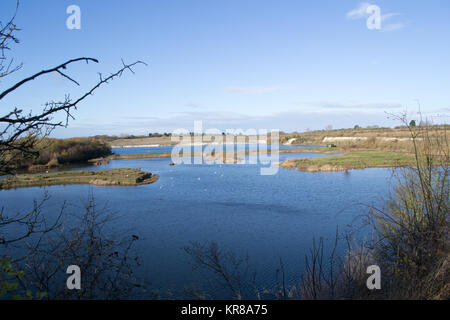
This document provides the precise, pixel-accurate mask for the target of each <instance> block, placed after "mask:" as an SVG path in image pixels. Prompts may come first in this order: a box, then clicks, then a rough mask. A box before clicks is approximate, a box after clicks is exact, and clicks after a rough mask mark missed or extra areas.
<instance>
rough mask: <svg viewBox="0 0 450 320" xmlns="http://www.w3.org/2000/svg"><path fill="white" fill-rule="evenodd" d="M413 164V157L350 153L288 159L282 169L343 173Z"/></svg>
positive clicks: (379, 153)
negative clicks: (352, 170) (351, 170)
mask: <svg viewBox="0 0 450 320" xmlns="http://www.w3.org/2000/svg"><path fill="white" fill-rule="evenodd" d="M413 164H414V156H413V155H410V154H400V153H394V152H384V151H352V152H349V153H346V154H344V155H339V156H330V157H323V158H313V159H288V160H285V161H284V162H282V163H281V164H280V166H281V167H284V168H292V169H298V170H301V171H309V172H319V171H344V170H349V169H364V168H386V167H403V166H409V165H413Z"/></svg>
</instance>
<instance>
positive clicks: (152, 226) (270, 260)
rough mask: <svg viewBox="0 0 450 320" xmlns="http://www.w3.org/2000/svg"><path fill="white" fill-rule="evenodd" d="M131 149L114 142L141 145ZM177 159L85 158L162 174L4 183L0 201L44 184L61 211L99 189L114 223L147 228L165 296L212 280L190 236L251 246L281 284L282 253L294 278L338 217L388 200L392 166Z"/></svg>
mask: <svg viewBox="0 0 450 320" xmlns="http://www.w3.org/2000/svg"><path fill="white" fill-rule="evenodd" d="M280 147H281V146H280ZM293 147H295V146H293ZM133 149H135V148H124V149H115V150H114V152H116V153H123V152H128V153H137V150H133ZM144 149H146V151H145V152H148V150H149V148H144ZM131 151H132V152H131ZM153 151H154V150H153ZM141 152H142V151H141ZM158 152H162V151H159V150H158ZM317 156H325V155H321V154H315V153H298V154H296V153H285V154H282V153H281V154H280V160H281V161H282V160H284V159H286V158H300V157H317ZM170 162H171V159H169V158H153V159H137V160H117V161H111V162H110V163H109V164H108V165H103V166H99V167H87V168H84V169H88V170H103V169H113V168H141V169H142V170H144V171H150V172H152V173H155V174H159V175H160V179H159V180H158V181H157V182H155V183H153V184H149V185H142V186H136V187H102V186H95V187H93V186H88V185H69V186H50V187H46V188H39V187H33V188H25V189H17V190H2V191H0V204H1V206H2V207H4V210H5V212H18V211H23V210H26V209H30V208H31V207H32V202H33V200H39V199H41V198H42V197H43V195H44V193H45V192H46V191H47V192H48V194H49V195H50V197H51V198H50V200H49V201H48V203H47V204H46V206H45V209H44V211H45V212H46V214H48V215H54V214H55V212H56V211H57V210H58V208H60V207H61V205H62V203H63V201H68V203H70V204H71V206H69V208H68V210H81V207H82V206H83V202H85V201H86V200H87V199H88V194H89V192H90V191H92V192H93V194H94V197H95V201H96V203H98V204H99V205H102V204H105V203H107V204H108V207H109V208H111V209H112V210H113V211H114V212H117V215H118V216H117V219H116V220H115V221H114V226H113V227H114V228H116V229H118V230H121V229H127V230H132V232H133V234H137V235H139V236H140V239H141V240H140V241H138V242H137V246H136V252H138V253H139V255H140V256H141V262H142V266H141V267H140V268H139V270H138V273H139V275H140V276H142V277H145V279H146V280H147V281H148V282H149V284H150V288H151V289H156V290H158V291H159V292H160V294H161V296H162V297H167V296H168V295H167V292H169V291H170V292H172V294H173V297H186V294H185V291H184V288H185V286H193V285H195V286H197V287H198V286H200V285H203V286H208V285H209V283H210V282H211V281H212V279H214V278H213V277H212V276H211V273H209V272H207V271H204V270H203V271H202V270H192V266H191V262H192V261H191V259H190V257H189V256H188V255H187V254H186V253H185V252H184V250H183V248H184V247H185V246H186V245H189V243H190V242H192V241H211V240H213V241H216V242H217V243H218V244H219V246H220V247H221V248H224V249H227V250H232V251H233V252H235V253H236V254H237V255H240V256H244V255H246V254H248V256H249V258H250V260H249V261H250V263H251V267H252V269H255V270H256V279H257V283H258V284H260V285H261V286H266V287H271V286H273V285H274V284H275V282H276V270H277V268H279V267H280V259H282V261H283V264H284V269H285V272H286V282H288V283H295V282H296V281H298V279H299V277H300V275H301V272H302V270H303V268H304V256H305V254H307V253H308V251H309V249H310V248H311V246H312V239H313V237H316V238H319V237H324V238H325V239H326V240H327V242H326V243H327V244H330V243H331V242H332V241H333V239H334V237H335V232H336V227H337V226H339V230H340V231H343V230H344V229H345V228H346V226H347V225H349V224H352V223H353V222H354V221H355V218H356V217H358V216H359V215H360V214H361V213H364V208H362V207H361V206H359V205H358V204H359V203H364V204H378V205H379V204H382V202H383V201H384V199H385V197H386V194H387V192H388V190H389V185H390V177H391V171H390V169H365V170H350V171H348V172H319V173H309V172H300V171H297V170H292V169H284V168H279V171H278V173H277V174H276V175H271V176H270V175H269V176H262V175H260V167H259V165H248V164H247V165H233V164H224V165H218V164H216V165H206V164H204V165H183V164H182V165H176V166H169V163H170ZM206 289H207V287H206ZM218 292H220V291H218ZM221 294H222V293H218V295H217V296H216V297H223V296H221ZM144 298H145V297H144Z"/></svg>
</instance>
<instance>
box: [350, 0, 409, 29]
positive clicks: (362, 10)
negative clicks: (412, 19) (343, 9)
mask: <svg viewBox="0 0 450 320" xmlns="http://www.w3.org/2000/svg"><path fill="white" fill-rule="evenodd" d="M370 5H371V4H370V3H368V2H362V3H360V4H359V6H358V7H356V8H355V9H353V10H351V11H349V12H347V18H348V19H363V18H367V17H369V14H368V13H367V8H368V7H369V6H370ZM399 15H400V14H399V13H386V14H382V15H381V31H385V32H389V31H395V30H400V29H402V28H404V27H405V24H404V23H401V22H397V23H389V24H387V23H386V22H387V21H388V20H390V19H391V18H392V17H396V16H399Z"/></svg>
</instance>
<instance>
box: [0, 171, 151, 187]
mask: <svg viewBox="0 0 450 320" xmlns="http://www.w3.org/2000/svg"><path fill="white" fill-rule="evenodd" d="M158 179H159V175H157V174H152V173H151V172H145V171H142V170H140V169H128V168H120V169H109V170H99V171H88V170H80V171H60V172H56V173H34V174H33V173H31V174H20V175H16V176H10V177H7V178H5V179H3V180H1V181H0V190H9V189H18V188H29V187H43V186H54V185H74V184H90V185H94V186H140V185H145V184H151V183H153V182H156V181H158Z"/></svg>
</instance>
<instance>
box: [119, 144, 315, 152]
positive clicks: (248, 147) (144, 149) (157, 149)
mask: <svg viewBox="0 0 450 320" xmlns="http://www.w3.org/2000/svg"><path fill="white" fill-rule="evenodd" d="M242 147H243V148H245V150H257V149H258V145H256V144H250V145H248V144H247V145H242ZM172 148H173V147H172V146H159V147H132V148H113V149H112V151H113V153H117V154H134V153H164V152H172ZM204 148H205V146H203V149H204ZM235 148H236V147H235ZM270 148H271V145H270V144H268V145H267V149H270ZM300 148H324V147H323V146H295V145H280V146H279V149H300ZM191 150H192V152H193V151H194V147H192V148H191Z"/></svg>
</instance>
